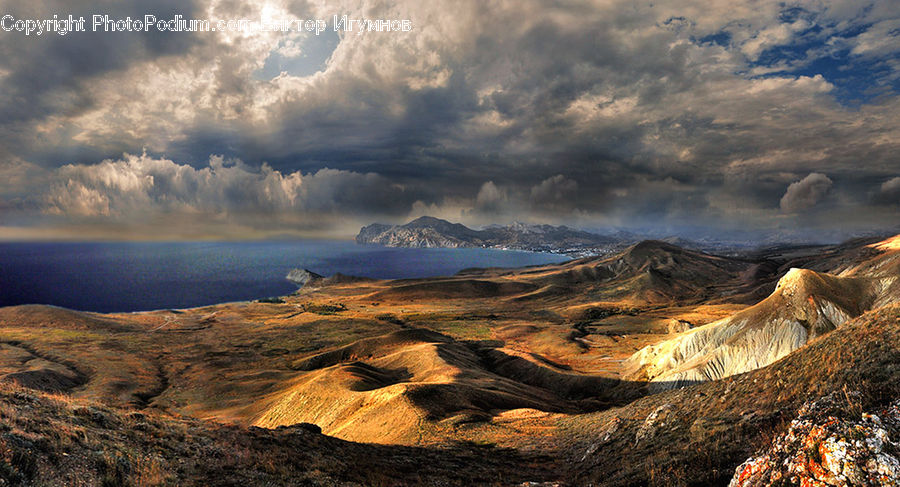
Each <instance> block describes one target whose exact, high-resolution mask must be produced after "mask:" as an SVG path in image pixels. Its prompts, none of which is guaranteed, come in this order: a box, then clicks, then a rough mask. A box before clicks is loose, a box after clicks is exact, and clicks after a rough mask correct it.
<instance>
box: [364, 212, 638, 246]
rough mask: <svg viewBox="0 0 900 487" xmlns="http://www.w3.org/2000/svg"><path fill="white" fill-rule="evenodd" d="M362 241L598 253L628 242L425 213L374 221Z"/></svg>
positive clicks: (546, 227)
mask: <svg viewBox="0 0 900 487" xmlns="http://www.w3.org/2000/svg"><path fill="white" fill-rule="evenodd" d="M356 242H357V243H359V244H380V245H385V246H388V247H417V248H419V247H424V248H434V247H445V248H460V247H490V248H505V249H513V250H528V251H541V252H547V251H550V252H555V253H572V252H579V251H588V252H594V253H602V252H609V251H611V250H614V249H619V248H621V247H622V246H623V244H624V243H625V242H623V240H622V239H620V238H616V237H610V236H605V235H599V234H596V233H590V232H586V231H583V230H577V229H573V228H569V227H567V226H564V225H562V226H553V225H547V224H528V223H522V222H518V221H517V222H513V223H511V224H509V225H506V226H501V225H489V226H487V227H485V228H484V229H482V230H475V229H472V228H469V227H467V226H465V225H463V224H461V223H452V222H449V221H447V220H442V219H440V218H435V217H431V216H422V217H419V218H417V219H415V220H412V221H410V222H408V223H405V224H403V225H386V224H383V223H373V224H371V225H366V226H364V227H362V228H361V229H360V231H359V233H358V234H357V235H356Z"/></svg>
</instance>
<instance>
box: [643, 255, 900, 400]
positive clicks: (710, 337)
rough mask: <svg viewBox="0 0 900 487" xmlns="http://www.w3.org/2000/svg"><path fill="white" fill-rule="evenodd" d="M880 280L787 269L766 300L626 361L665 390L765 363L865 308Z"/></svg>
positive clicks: (876, 295) (874, 296)
mask: <svg viewBox="0 0 900 487" xmlns="http://www.w3.org/2000/svg"><path fill="white" fill-rule="evenodd" d="M884 289H885V288H884V286H883V285H881V281H880V280H879V279H873V278H855V277H837V276H833V275H829V274H825V273H817V272H813V271H810V270H805V269H791V270H790V271H789V272H788V273H787V274H786V275H785V276H784V277H782V278H781V280H780V281H779V282H778V286H777V287H776V288H775V291H774V292H773V293H772V294H771V295H770V296H769V297H768V298H766V299H765V300H763V301H761V302H760V303H758V304H756V305H754V306H751V307H750V308H747V309H745V310H743V311H741V312H739V313H737V314H735V315H732V316H730V317H728V318H725V319H722V320H719V321H716V322H713V323H710V324H708V325H706V326H702V327H699V328H694V329H691V330H690V331H687V332H686V333H684V334H682V335H680V336H678V337H676V338H674V339H672V340H668V341H665V342H662V343H659V344H657V345H653V346H650V347H646V348H644V349H642V350H640V351H638V352H637V353H635V354H634V355H633V356H632V357H631V358H630V359H629V367H630V368H631V371H632V373H633V376H634V377H635V378H641V379H649V380H651V381H653V382H652V384H651V389H653V390H657V391H658V390H665V389H671V388H676V387H681V386H684V385H689V384H692V383H696V382H699V381H706V380H714V379H720V378H723V377H728V376H730V375H734V374H739V373H743V372H748V371H750V370H754V369H757V368H759V367H764V366H766V365H768V364H771V363H772V362H775V361H776V360H778V359H780V358H782V357H784V356H785V355H787V354H788V353H790V352H792V351H793V350H796V349H797V348H799V347H801V346H802V345H804V344H805V343H806V342H807V341H809V340H811V339H813V338H815V337H817V336H820V335H822V334H824V333H827V332H829V331H831V330H834V329H835V328H837V327H838V326H840V325H842V324H843V323H844V322H846V321H848V320H849V319H851V318H854V317H856V316H859V315H860V314H862V313H863V312H864V311H865V310H867V309H869V308H870V307H871V306H872V305H873V304H874V303H875V301H876V299H878V298H879V293H880V292H881V291H883V290H884Z"/></svg>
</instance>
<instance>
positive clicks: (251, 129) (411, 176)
mask: <svg viewBox="0 0 900 487" xmlns="http://www.w3.org/2000/svg"><path fill="white" fill-rule="evenodd" d="M70 13H71V14H74V15H76V16H78V15H91V14H94V13H105V14H109V15H111V16H113V17H125V16H133V17H137V16H142V15H144V14H148V13H149V14H154V15H157V16H158V17H160V18H171V17H172V16H174V15H176V14H178V15H183V16H185V17H188V18H202V19H213V20H215V19H240V18H248V19H264V20H265V19H268V20H271V19H278V18H291V19H293V18H322V19H326V20H328V21H329V23H330V22H331V20H332V17H333V16H334V15H344V14H346V15H348V16H350V17H355V18H360V17H365V18H388V19H410V20H411V22H412V25H413V30H412V31H410V32H366V33H363V34H362V35H357V34H355V33H353V34H350V33H335V32H334V31H333V30H329V31H328V32H325V33H322V34H321V35H319V36H316V35H315V34H311V33H303V32H290V33H284V32H257V33H233V32H215V33H213V32H195V33H186V32H182V33H159V32H154V33H116V34H112V33H71V34H68V35H66V36H56V35H54V36H41V37H36V36H29V37H26V36H24V35H23V34H21V33H17V32H3V31H0V54H2V55H0V115H2V116H0V176H2V179H4V181H0V225H3V226H5V227H9V226H10V225H16V226H21V227H22V228H26V229H27V228H35V229H37V228H40V229H43V230H42V231H45V230H46V228H49V227H50V226H53V225H62V224H66V225H79V224H85V223H84V222H86V221H89V222H94V223H97V222H101V223H103V224H106V225H112V226H114V225H118V224H122V222H128V223H129V224H130V225H135V224H140V222H141V221H150V220H153V219H158V218H161V217H166V218H182V219H192V221H197V222H198V223H197V224H202V222H203V219H202V218H199V217H196V215H201V214H202V215H215V218H216V219H217V221H221V222H223V224H227V222H229V221H234V222H235V223H236V224H237V223H238V220H239V219H240V224H241V225H243V226H249V227H253V226H260V227H262V226H265V227H266V230H271V231H278V230H279V229H280V228H282V227H286V226H290V228H291V230H292V231H298V232H301V233H302V232H303V231H304V229H309V230H310V231H313V230H314V231H315V232H317V233H321V232H323V231H324V232H326V233H327V232H328V231H329V230H328V229H329V228H331V232H332V233H333V234H334V235H348V234H350V233H352V229H353V227H354V225H356V224H358V223H366V222H369V221H372V220H379V221H384V222H400V221H403V220H406V219H408V218H411V217H413V216H417V215H421V214H423V213H428V214H433V215H437V216H444V217H447V218H454V219H458V220H461V221H463V222H464V223H470V224H484V223H490V222H496V223H504V222H507V221H510V220H513V219H517V220H526V221H528V220H530V221H540V222H548V223H566V224H574V225H578V226H586V227H600V226H604V225H615V226H624V227H629V226H641V227H654V226H656V227H666V228H669V227H672V228H676V227H678V225H679V224H685V225H695V224H696V223H697V222H704V224H705V225H707V226H708V227H710V229H711V230H715V229H723V231H724V230H725V229H727V227H728V226H729V225H733V224H734V223H733V222H734V221H737V220H739V221H741V222H742V226H745V227H748V228H754V229H759V230H766V231H768V230H780V229H793V228H804V229H806V230H810V231H817V230H824V231H828V230H833V229H834V227H835V226H836V225H839V224H840V222H835V221H833V219H832V220H828V219H824V218H820V217H819V216H817V215H818V210H820V209H821V208H823V207H824V206H828V208H829V211H831V212H834V213H835V214H838V213H840V212H847V213H848V214H865V215H867V216H866V218H864V219H859V220H858V221H856V222H855V224H857V225H858V226H859V228H854V229H853V230H870V229H876V228H883V227H888V226H891V225H894V224H895V220H896V218H895V216H896V215H893V214H892V211H891V208H894V207H893V206H891V205H892V204H893V203H891V201H896V198H895V193H896V191H895V189H892V188H893V186H891V184H889V183H890V181H892V180H893V179H892V178H896V177H897V175H898V174H900V159H898V154H900V115H898V114H900V97H898V90H900V81H898V80H900V64H898V63H897V62H896V59H897V55H898V50H900V34H898V32H897V29H896V24H897V22H898V16H897V13H896V9H895V8H892V4H891V2H889V1H886V0H882V1H872V2H862V3H860V2H857V1H850V0H846V1H835V2H828V3H827V4H816V3H808V2H806V3H802V4H800V3H797V4H793V3H790V2H788V3H784V2H782V1H774V0H772V1H768V0H767V1H762V2H752V3H751V2H737V3H735V2H731V1H724V0H723V1H712V2H710V1H700V0H697V1H693V0H688V1H674V0H673V1H662V2H654V3H652V4H635V3H634V2H630V1H625V0H613V1H610V2H602V3H597V2H588V1H584V2H579V1H575V2H567V3H566V4H565V5H562V4H556V3H552V2H543V1H538V0H531V1H529V0H525V1H519V2H502V1H501V2H489V3H485V2H480V1H475V0H463V1H459V2H454V4H453V6H452V8H448V6H447V5H446V4H440V3H438V2H418V1H412V0H409V1H406V0H401V1H395V2H376V1H372V2H369V1H350V0H348V1H341V2H326V1H324V0H321V1H317V0H310V1H305V2H295V1H289V0H260V1H250V0H235V1H228V2H219V1H215V2H213V1H209V0H193V1H190V2H182V1H178V2H169V1H166V2H150V1H149V0H148V1H137V0H131V1H126V2H111V1H77V2H62V1H47V0H45V1H36V2H29V3H28V4H22V3H21V2H19V3H18V4H16V5H13V4H12V2H2V3H0V15H2V14H10V15H14V16H15V17H17V18H26V17H34V18H47V17H52V15H53V14H58V15H60V16H64V15H68V14H70ZM331 27H332V26H331V25H329V29H330V28H331ZM123 154H125V155H123ZM135 154H140V155H135ZM826 175H827V176H826ZM883 185H887V187H886V188H885V187H883ZM826 202H827V205H826ZM5 227H4V228H5ZM863 227H865V228H863ZM0 236H2V235H0Z"/></svg>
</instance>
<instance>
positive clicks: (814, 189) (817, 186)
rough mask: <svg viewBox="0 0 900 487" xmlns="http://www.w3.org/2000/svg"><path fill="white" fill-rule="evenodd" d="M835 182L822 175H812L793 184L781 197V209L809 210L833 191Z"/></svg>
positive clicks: (790, 210) (791, 210)
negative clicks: (832, 187)
mask: <svg viewBox="0 0 900 487" xmlns="http://www.w3.org/2000/svg"><path fill="white" fill-rule="evenodd" d="M833 184H834V182H833V181H832V180H831V179H829V178H828V176H826V175H824V174H821V173H816V172H814V173H810V174H809V176H806V177H805V178H803V179H801V180H800V181H796V182H793V183H791V185H790V186H788V188H787V191H785V193H784V196H782V197H781V209H782V210H784V211H789V212H796V211H802V210H808V209H810V208H812V207H813V206H816V204H818V203H819V201H821V200H822V198H824V197H825V195H827V194H828V191H829V190H831V186H832V185H833Z"/></svg>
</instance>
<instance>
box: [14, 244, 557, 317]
mask: <svg viewBox="0 0 900 487" xmlns="http://www.w3.org/2000/svg"><path fill="white" fill-rule="evenodd" d="M567 259H568V258H567V257H565V256H561V255H554V254H544V253H534V252H518V251H505V250H491V249H402V248H388V247H379V246H362V245H357V244H356V243H354V242H350V241H323V240H303V241H265V242H177V243H168V242H166V243H163V242H152V243H151V242H140V243H135V242H127V243H126V242H115V243H112V242H103V243H47V242H41V243H18V242H17V243H0V306H10V305H17V304H29V303H38V304H52V305H56V306H63V307H66V308H71V309H77V310H82V311H99V312H122V311H145V310H152V309H163V308H189V307H195V306H204V305H208V304H215V303H223V302H229V301H244V300H251V299H258V298H263V297H268V296H282V295H285V294H290V293H291V292H293V291H294V290H296V288H297V286H296V285H294V284H293V283H291V282H290V281H288V280H287V279H285V275H287V273H288V271H290V270H291V269H293V268H295V267H300V268H305V269H309V270H311V271H313V272H316V273H318V274H321V275H324V276H330V275H332V274H334V273H337V272H340V273H342V274H349V275H354V276H362V277H374V278H379V279H396V278H414V277H432V276H441V275H450V274H454V273H456V272H458V271H460V270H462V269H465V268H468V267H521V266H527V265H535V264H545V263H550V262H562V261H565V260H567Z"/></svg>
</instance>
